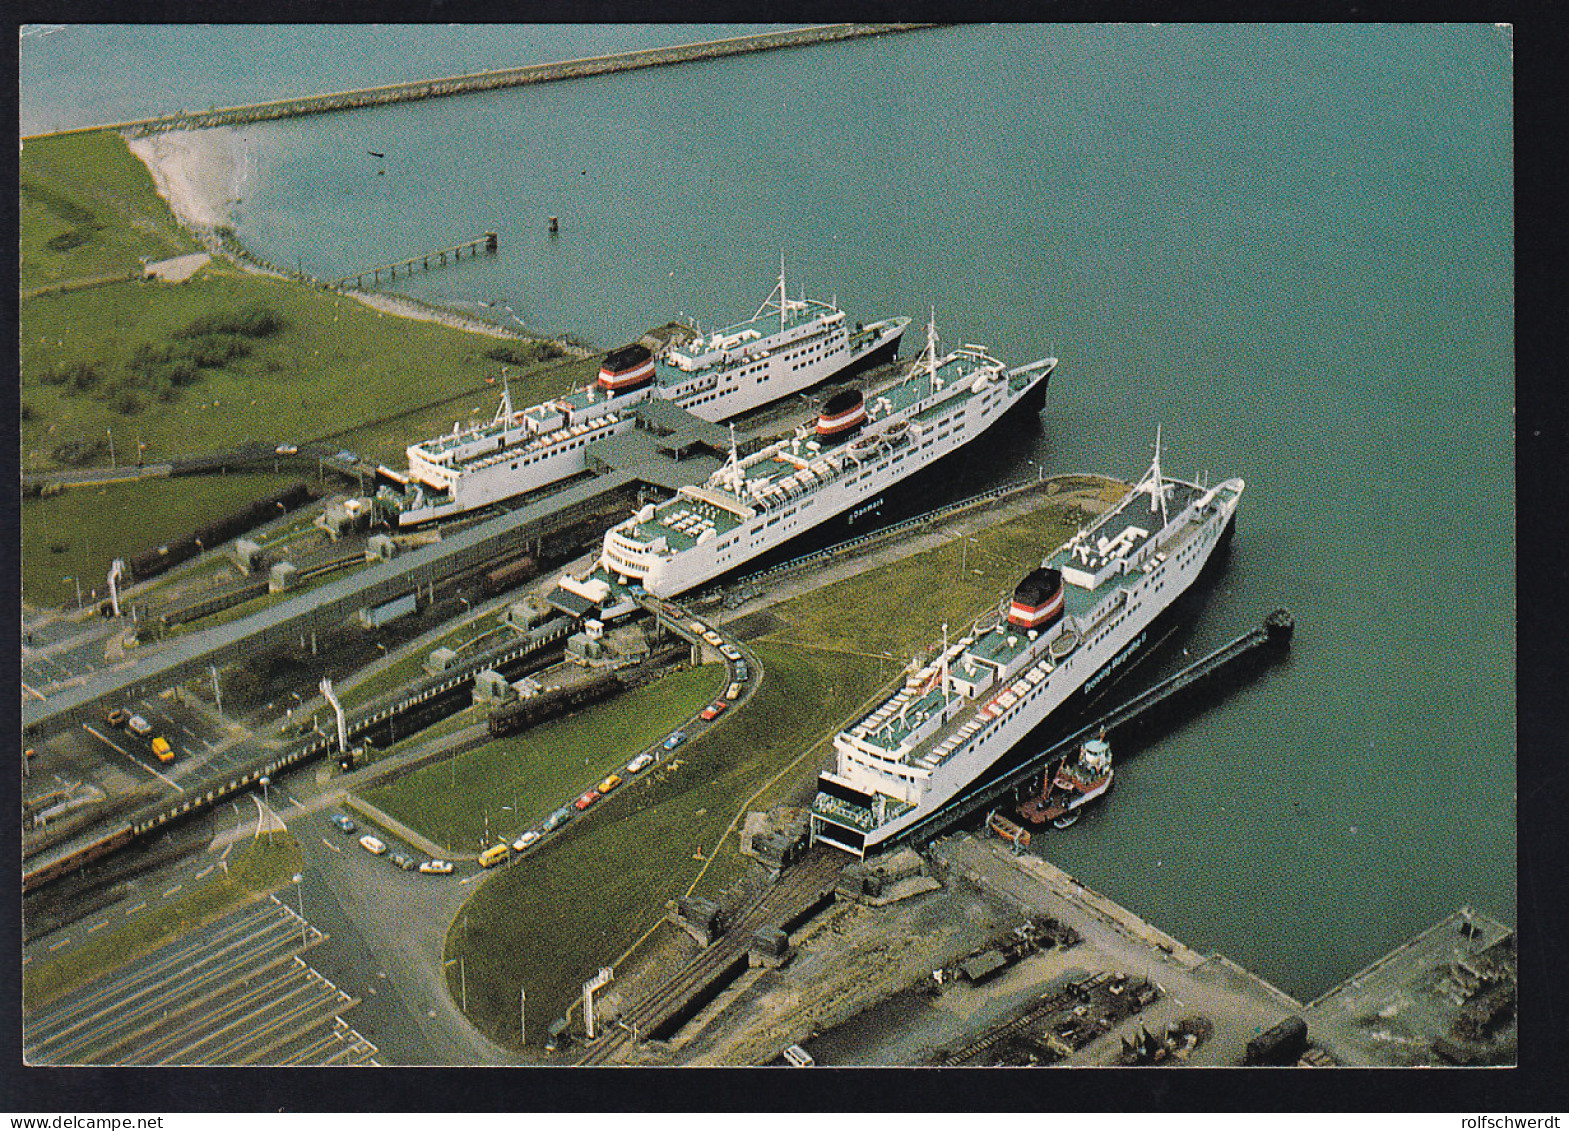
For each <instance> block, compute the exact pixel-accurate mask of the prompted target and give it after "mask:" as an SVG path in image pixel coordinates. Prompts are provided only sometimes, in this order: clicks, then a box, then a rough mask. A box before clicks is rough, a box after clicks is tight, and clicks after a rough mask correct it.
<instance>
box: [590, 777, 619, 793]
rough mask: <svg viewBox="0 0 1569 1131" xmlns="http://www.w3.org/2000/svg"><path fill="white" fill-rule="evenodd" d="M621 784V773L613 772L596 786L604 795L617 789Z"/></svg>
mask: <svg viewBox="0 0 1569 1131" xmlns="http://www.w3.org/2000/svg"><path fill="white" fill-rule="evenodd" d="M620 784H621V775H620V774H611V775H610V776H609V777H608V778H606V779H605V780H604V781H602V782H600V783H599V784H598V785H596V786H595V787H594V788H595V789H597V790H599V792H600V794H601V795H603V794H606V793H610V792H611V791H613V790H614V789H616V787H618V786H619V785H620Z"/></svg>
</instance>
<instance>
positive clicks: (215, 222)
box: [121, 126, 597, 358]
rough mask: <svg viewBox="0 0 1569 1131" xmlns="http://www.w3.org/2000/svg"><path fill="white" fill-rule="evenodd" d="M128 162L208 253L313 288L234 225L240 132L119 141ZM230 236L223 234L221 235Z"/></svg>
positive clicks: (413, 304) (472, 323)
mask: <svg viewBox="0 0 1569 1131" xmlns="http://www.w3.org/2000/svg"><path fill="white" fill-rule="evenodd" d="M121 137H122V139H123V140H124V141H125V144H126V146H127V148H129V149H130V151H131V155H132V156H134V157H135V158H137V160H139V161H141V163H142V164H143V165H144V166H146V168H147V172H148V174H149V175H150V176H151V177H152V180H153V185H154V187H155V189H156V190H157V193H158V195H159V196H160V197H162V198H163V200H164V201H165V202H166V203H167V204H168V205H169V210H170V211H171V212H173V213H174V217H175V219H176V220H177V221H179V223H180V226H181V227H183V228H184V229H185V230H186V231H188V232H190V233H191V235H193V236H195V237H196V239H197V241H198V242H199V243H200V244H201V245H202V247H204V248H205V249H206V250H207V251H208V252H209V253H211V254H212V255H213V256H215V257H222V258H223V259H225V260H227V261H228V262H230V263H233V264H234V265H235V266H237V267H239V268H240V269H241V270H242V271H248V272H250V273H252V274H256V275H265V276H267V277H269V278H275V279H289V280H293V281H295V282H298V283H301V284H307V285H308V284H309V283H310V282H311V279H310V277H309V276H302V275H297V274H294V273H292V272H287V271H282V270H279V269H277V268H274V267H270V266H268V265H267V264H265V263H264V262H262V261H260V260H258V259H257V258H256V257H255V256H253V255H251V253H250V252H249V251H248V250H247V249H246V248H245V245H244V244H242V243H241V242H240V241H239V238H238V237H237V236H235V235H234V234H233V229H232V227H230V226H229V224H228V220H229V219H230V215H229V209H230V206H231V205H233V204H237V203H238V202H239V199H240V193H239V189H240V186H241V182H242V181H243V179H244V177H246V176H247V175H249V174H248V171H247V170H246V169H245V168H244V159H243V157H242V150H241V147H240V146H239V144H238V141H239V131H238V130H236V129H234V128H233V127H228V126H218V127H214V128H211V129H204V130H179V131H168V132H165V133H156V134H147V135H144V136H141V137H127V136H125V135H123V134H122V135H121ZM220 228H222V229H225V230H224V231H221V232H220V231H219V229H220ZM337 293H339V294H343V295H346V296H348V297H349V298H352V299H354V300H356V301H357V302H360V303H362V304H364V305H365V306H368V307H370V308H371V309H372V310H375V311H378V312H380V313H383V314H391V315H393V316H395V317H398V318H409V319H413V320H415V321H418V322H435V323H438V324H440V325H442V326H445V327H447V328H448V329H451V330H462V331H466V332H468V333H472V334H483V335H485V336H486V337H490V338H500V339H502V340H505V341H517V342H549V343H551V344H552V345H555V346H557V347H558V348H560V349H561V350H563V351H564V352H565V353H566V354H567V355H569V356H572V357H578V358H584V357H591V356H593V355H594V353H596V352H597V351H595V350H593V349H591V348H588V347H586V346H584V345H582V344H580V343H578V342H577V341H575V340H572V339H571V338H569V337H568V336H567V335H557V336H555V337H543V336H539V335H533V334H523V333H519V332H517V331H515V330H510V329H508V328H506V327H505V326H498V325H497V324H496V323H494V322H488V321H486V320H485V319H483V318H476V317H474V316H472V315H468V314H464V313H462V312H460V311H456V310H453V309H451V308H450V307H442V306H437V305H435V304H433V303H429V302H426V301H424V300H423V299H417V298H412V297H410V296H408V295H398V294H388V293H387V292H384V291H359V290H351V289H348V288H343V289H339V290H337Z"/></svg>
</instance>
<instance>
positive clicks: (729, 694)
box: [725, 683, 741, 703]
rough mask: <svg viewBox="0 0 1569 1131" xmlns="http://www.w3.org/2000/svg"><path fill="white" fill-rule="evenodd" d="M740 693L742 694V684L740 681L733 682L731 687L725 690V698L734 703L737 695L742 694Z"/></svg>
mask: <svg viewBox="0 0 1569 1131" xmlns="http://www.w3.org/2000/svg"><path fill="white" fill-rule="evenodd" d="M740 694H741V684H739V683H732V684H731V685H730V689H729V690H728V691H726V692H725V700H726V701H727V702H731V703H734V702H735V700H736V697H737V696H738V695H740Z"/></svg>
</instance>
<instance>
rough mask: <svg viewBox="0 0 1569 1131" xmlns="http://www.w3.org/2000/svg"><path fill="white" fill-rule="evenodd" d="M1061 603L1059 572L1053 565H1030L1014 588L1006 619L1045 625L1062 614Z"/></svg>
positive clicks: (1029, 625) (1030, 625)
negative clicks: (1034, 566)
mask: <svg viewBox="0 0 1569 1131" xmlns="http://www.w3.org/2000/svg"><path fill="white" fill-rule="evenodd" d="M1062 606H1063V590H1062V573H1061V572H1060V571H1059V570H1055V569H1046V568H1042V569H1032V570H1031V571H1030V572H1029V573H1027V574H1025V575H1024V580H1023V581H1021V582H1019V584H1018V587H1017V588H1015V589H1014V591H1013V602H1012V603H1011V604H1010V605H1009V606H1008V623H1009V624H1011V625H1014V626H1016V627H1018V628H1034V629H1042V628H1046V627H1048V626H1049V625H1051V624H1054V623H1055V622H1056V621H1057V618H1059V617H1060V616H1062Z"/></svg>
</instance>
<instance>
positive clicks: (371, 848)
mask: <svg viewBox="0 0 1569 1131" xmlns="http://www.w3.org/2000/svg"><path fill="white" fill-rule="evenodd" d="M360 847H361V848H363V849H364V850H365V851H366V852H369V853H370V854H371V855H372V856H380V855H381V854H382V853H383V852H385V851H387V846H386V845H385V844H382V843H381V841H379V840H377V839H376V838H375V837H373V836H369V835H367V836H362V837H360Z"/></svg>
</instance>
